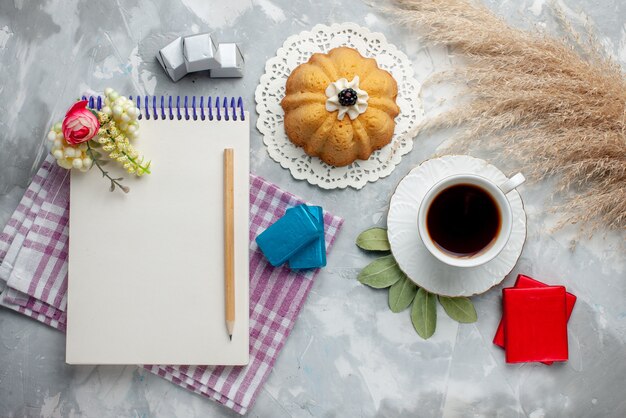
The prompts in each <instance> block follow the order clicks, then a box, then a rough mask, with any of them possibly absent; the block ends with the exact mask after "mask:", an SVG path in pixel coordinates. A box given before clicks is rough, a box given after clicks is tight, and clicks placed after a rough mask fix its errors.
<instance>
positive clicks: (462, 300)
mask: <svg viewBox="0 0 626 418" xmlns="http://www.w3.org/2000/svg"><path fill="white" fill-rule="evenodd" d="M439 303H441V306H443V309H444V310H445V311H446V313H447V314H448V316H449V317H450V318H452V319H454V320H455V321H457V322H461V323H464V324H470V323H472V322H476V321H477V320H478V315H477V314H476V309H474V304H473V303H472V301H471V300H469V298H466V297H457V298H451V297H448V296H439Z"/></svg>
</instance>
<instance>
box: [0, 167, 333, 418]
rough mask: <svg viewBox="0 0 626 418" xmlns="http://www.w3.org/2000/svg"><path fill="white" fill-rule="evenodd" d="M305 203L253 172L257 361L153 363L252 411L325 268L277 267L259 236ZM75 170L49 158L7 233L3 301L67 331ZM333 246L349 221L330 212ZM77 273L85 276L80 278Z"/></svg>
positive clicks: (158, 370) (1, 255)
mask: <svg viewBox="0 0 626 418" xmlns="http://www.w3.org/2000/svg"><path fill="white" fill-rule="evenodd" d="M301 203H305V202H303V201H302V200H300V199H298V198H297V197H295V196H294V195H292V194H290V193H287V192H285V191H283V190H281V189H279V188H278V187H277V186H276V185H274V184H272V183H269V182H267V181H265V180H264V179H262V178H260V177H257V176H255V175H252V174H251V175H250V236H249V238H250V364H248V365H247V366H245V367H232V366H211V367H207V366H163V365H146V366H144V367H145V368H146V369H148V370H149V371H151V372H152V373H155V374H158V375H159V376H161V377H164V378H165V379H167V380H169V381H171V382H173V383H175V384H177V385H179V386H182V387H184V388H187V389H189V390H192V391H194V392H196V393H198V394H201V395H204V396H207V397H209V398H212V399H214V400H217V401H218V402H220V403H222V404H224V405H226V406H227V407H229V408H232V409H233V410H235V411H236V412H238V413H241V414H245V413H246V412H247V410H248V408H249V407H250V406H251V405H252V403H253V402H254V400H255V398H256V395H257V393H258V391H259V389H260V387H261V385H262V384H263V382H264V381H265V379H267V377H268V375H269V373H270V371H271V370H272V367H273V366H274V362H275V361H276V358H277V357H278V353H279V352H280V350H281V349H282V347H283V345H284V344H285V341H286V340H287V337H288V336H289V333H290V331H291V329H292V328H293V326H294V323H295V321H296V318H297V317H298V313H299V312H300V309H301V308H302V305H303V304H304V302H305V300H306V297H307V294H308V293H309V291H310V290H311V286H312V285H313V279H314V278H315V276H316V274H317V272H318V270H313V271H306V272H304V271H303V272H296V271H292V270H290V269H289V268H287V267H272V266H271V265H270V264H269V263H267V262H266V260H265V258H264V257H263V255H262V253H261V252H260V251H259V249H258V247H257V246H256V243H255V242H254V238H256V236H257V235H258V234H259V233H260V232H262V231H264V230H265V229H266V228H267V227H268V226H269V225H271V224H272V223H273V222H275V221H276V220H277V219H278V218H279V217H280V216H282V215H283V214H284V213H285V210H286V209H287V208H289V207H292V206H295V205H298V204H301ZM68 220H69V172H68V171H67V170H65V169H62V168H60V167H58V166H57V165H56V163H55V162H54V159H53V158H51V157H48V158H47V159H46V160H45V161H44V163H43V164H42V166H41V168H40V169H39V171H38V172H37V174H36V175H35V177H34V178H33V181H32V183H31V184H30V186H29V187H28V189H27V190H26V193H25V194H24V197H23V198H22V200H21V202H20V204H19V206H18V207H17V209H16V210H15V212H14V213H13V215H12V217H11V219H10V220H9V222H8V223H7V225H6V226H5V228H4V231H3V232H2V233H1V234H0V291H2V290H3V289H4V290H3V291H2V294H1V295H0V305H3V306H6V307H8V308H11V309H14V310H16V311H18V312H21V313H23V314H25V315H28V316H30V317H32V318H35V319H36V320H38V321H41V322H43V323H45V324H47V325H50V326H52V327H54V328H56V329H59V330H61V331H64V330H65V324H66V314H65V309H66V305H67V294H66V292H67V257H68V226H67V224H68ZM324 223H325V236H326V245H327V248H330V246H331V245H332V244H333V242H334V240H335V237H336V235H337V233H338V232H339V229H340V228H341V225H342V223H343V220H342V219H341V218H339V217H337V216H333V215H330V214H329V213H324ZM75 280H79V278H76V279H75Z"/></svg>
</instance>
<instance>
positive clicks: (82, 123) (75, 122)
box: [62, 100, 100, 145]
mask: <svg viewBox="0 0 626 418" xmlns="http://www.w3.org/2000/svg"><path fill="white" fill-rule="evenodd" d="M62 129H63V136H64V137H65V140H66V141H67V143H68V144H70V145H78V144H80V143H81V142H85V141H89V140H90V139H91V138H93V137H94V136H96V133H97V132H98V129H100V122H99V121H98V118H97V117H96V115H94V114H93V113H92V112H91V110H89V109H87V100H81V101H79V102H76V103H75V104H74V106H72V107H71V108H70V110H68V112H67V114H66V115H65V119H63V126H62Z"/></svg>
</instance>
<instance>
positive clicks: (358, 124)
mask: <svg viewBox="0 0 626 418" xmlns="http://www.w3.org/2000/svg"><path fill="white" fill-rule="evenodd" d="M397 94H398V86H397V84H396V81H395V80H394V79H393V77H392V76H391V74H389V73H388V72H387V71H385V70H381V69H380V68H378V65H377V64H376V60H374V59H372V58H364V57H362V56H361V54H359V53H358V52H357V51H356V50H354V49H352V48H347V47H341V48H335V49H333V50H331V51H330V52H329V53H328V54H321V53H316V54H313V56H312V57H311V58H310V59H309V61H308V62H306V63H304V64H302V65H300V66H298V67H297V68H296V69H295V70H293V72H292V73H291V75H290V76H289V78H288V79H287V88H286V92H285V97H284V99H283V100H282V102H281V106H282V108H283V110H284V111H285V131H286V133H287V136H288V137H289V139H290V140H291V142H293V143H294V144H296V145H297V146H300V147H302V148H304V151H305V152H306V153H307V154H308V155H311V156H314V157H319V158H321V159H322V161H324V162H325V163H327V164H330V165H334V166H345V165H348V164H351V163H352V162H354V161H355V160H356V159H361V160H366V159H368V158H369V156H370V155H371V154H372V152H374V151H375V150H377V149H380V148H382V147H384V146H385V145H387V144H388V143H389V142H391V137H392V136H393V131H394V128H395V122H394V118H395V117H396V116H397V115H398V113H399V112H400V109H399V108H398V106H397V105H396V96H397ZM346 116H347V117H346Z"/></svg>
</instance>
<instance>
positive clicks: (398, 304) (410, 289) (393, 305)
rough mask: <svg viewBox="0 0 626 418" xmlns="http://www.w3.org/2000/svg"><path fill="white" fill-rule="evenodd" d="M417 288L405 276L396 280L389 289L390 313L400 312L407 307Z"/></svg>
mask: <svg viewBox="0 0 626 418" xmlns="http://www.w3.org/2000/svg"><path fill="white" fill-rule="evenodd" d="M416 293H417V286H416V285H415V283H413V282H412V281H411V280H410V279H409V278H408V277H406V275H405V276H404V278H402V279H400V280H398V281H397V282H395V283H394V285H393V286H391V288H390V289H389V309H391V312H395V313H398V312H402V311H403V310H405V309H406V308H408V307H409V305H410V304H411V302H412V301H413V299H414V298H415V294H416Z"/></svg>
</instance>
